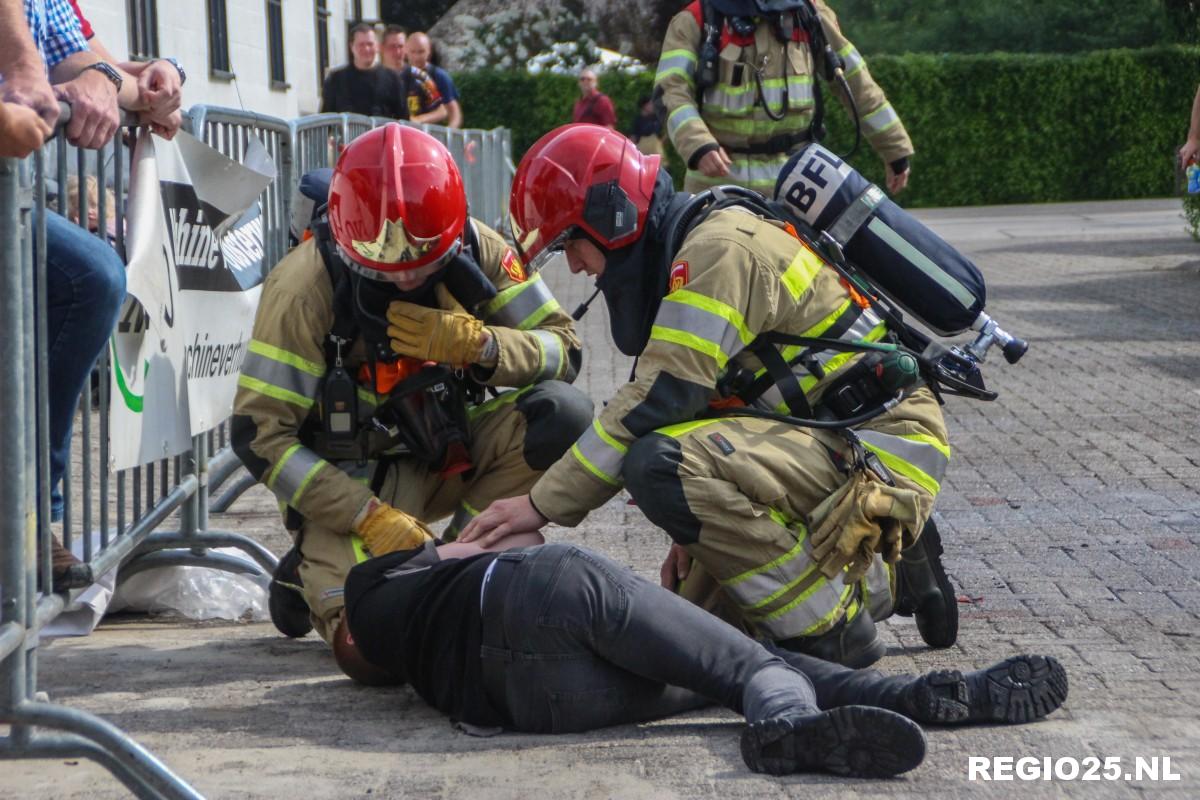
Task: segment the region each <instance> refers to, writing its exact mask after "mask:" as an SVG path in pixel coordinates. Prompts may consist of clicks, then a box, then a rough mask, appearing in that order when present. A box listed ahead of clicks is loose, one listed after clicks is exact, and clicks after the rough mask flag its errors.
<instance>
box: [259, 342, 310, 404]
mask: <svg viewBox="0 0 1200 800" xmlns="http://www.w3.org/2000/svg"><path fill="white" fill-rule="evenodd" d="M242 374H243V375H248V376H249V377H251V378H257V379H258V380H260V381H262V382H263V383H269V384H271V385H272V386H276V387H279V388H280V389H286V390H287V391H289V392H295V393H296V394H298V395H300V396H301V397H316V396H317V387H318V386H319V385H320V384H321V377H320V376H319V375H313V374H312V373H310V372H305V371H304V370H301V369H297V368H296V367H293V366H291V365H290V364H285V363H283V362H282V361H276V360H275V359H273V358H269V357H268V356H264V355H260V354H259V353H256V352H254V351H253V350H250V351H247V353H246V360H245V361H244V362H242Z"/></svg>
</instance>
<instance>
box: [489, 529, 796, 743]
mask: <svg viewBox="0 0 1200 800" xmlns="http://www.w3.org/2000/svg"><path fill="white" fill-rule="evenodd" d="M483 609H484V611H483V621H484V633H483V642H484V646H483V658H484V685H485V687H486V689H487V691H488V695H489V698H490V699H491V701H492V702H493V703H494V704H495V705H496V707H497V708H498V709H501V710H502V711H503V712H504V713H505V714H506V715H507V716H508V718H509V720H510V721H511V727H512V728H513V729H515V730H520V731H528V732H538V733H566V732H573V731H584V730H591V729H594V728H600V727H605V726H608V725H617V724H622V723H629V722H639V721H642V720H647V719H655V718H658V717H664V716H668V715H671V714H676V713H679V712H682V711H688V710H691V709H694V708H699V707H701V706H705V705H709V704H712V703H719V704H721V705H723V706H725V707H727V708H730V709H733V710H734V711H738V712H739V713H744V714H746V716H747V718H749V719H751V720H754V719H761V718H763V717H766V716H771V715H772V714H776V713H780V712H782V711H786V710H797V711H799V710H810V711H815V710H816V702H815V694H814V691H813V686H812V683H811V682H810V681H809V680H808V678H806V677H805V676H804V675H803V674H802V673H801V672H800V671H798V670H796V669H795V668H793V667H791V666H788V665H787V664H786V663H785V662H784V661H783V660H782V659H781V658H779V657H778V656H776V655H774V654H772V653H770V652H768V651H767V650H766V649H764V648H763V647H762V646H761V645H760V644H758V643H757V642H755V641H754V640H752V639H750V638H748V637H746V636H745V635H744V634H742V633H741V632H740V631H738V630H736V629H734V628H733V627H731V626H729V625H727V624H726V623H724V622H722V621H721V620H719V619H717V618H716V617H713V616H711V615H710V614H708V613H706V612H704V611H702V610H701V609H700V608H698V607H696V606H694V605H692V604H691V603H688V602H687V601H686V600H683V599H682V598H680V597H678V596H677V595H675V594H672V593H671V592H668V591H666V590H665V589H662V588H661V587H659V586H656V585H654V584H652V583H650V582H649V581H647V580H645V579H643V578H640V577H638V576H637V575H635V574H634V573H633V572H631V571H630V570H629V569H627V568H625V567H622V566H620V565H619V564H617V563H615V562H614V561H612V560H610V559H608V558H606V557H604V556H602V555H600V554H599V553H596V552H593V551H591V550H587V549H585V548H582V547H577V546H573V545H563V544H547V545H542V546H540V547H532V548H525V549H522V550H513V551H509V552H506V553H504V554H502V555H501V556H500V557H499V559H498V560H497V561H496V565H495V567H494V570H493V573H492V577H491V580H490V581H489V583H488V586H487V588H486V589H485V591H484V595H483Z"/></svg>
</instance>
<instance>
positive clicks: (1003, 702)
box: [885, 655, 1068, 725]
mask: <svg viewBox="0 0 1200 800" xmlns="http://www.w3.org/2000/svg"><path fill="white" fill-rule="evenodd" d="M885 680H893V679H890V678H889V679H885ZM907 680H908V681H909V683H908V685H907V686H906V687H905V688H904V690H903V691H902V693H901V695H900V698H899V704H898V705H895V706H894V709H895V710H896V711H899V712H900V713H901V714H904V715H906V716H908V717H910V718H912V719H914V720H917V721H918V722H928V723H935V724H940V725H954V724H961V723H967V722H1007V723H1009V724H1018V723H1022V722H1032V721H1033V720H1035V719H1041V718H1042V717H1044V716H1046V715H1047V714H1049V713H1050V712H1051V711H1054V710H1055V709H1056V708H1058V707H1059V706H1061V705H1062V704H1063V703H1064V702H1065V701H1066V699H1067V688H1068V687H1067V671H1066V670H1065V669H1063V665H1062V664H1060V663H1059V662H1058V660H1057V659H1054V658H1052V657H1050V656H1030V655H1020V656H1013V657H1012V658H1008V659H1005V660H1004V661H1001V662H999V663H997V664H993V665H992V666H990V667H988V668H987V669H981V670H976V671H975V672H968V673H967V674H966V675H964V674H963V673H961V672H959V671H958V670H942V671H938V672H930V673H928V674H926V675H922V676H921V677H919V678H917V679H915V680H913V679H911V678H909V679H907ZM887 707H893V706H891V705H889V706H887Z"/></svg>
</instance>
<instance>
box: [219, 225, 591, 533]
mask: <svg viewBox="0 0 1200 800" xmlns="http://www.w3.org/2000/svg"><path fill="white" fill-rule="evenodd" d="M474 224H475V226H476V230H477V231H478V234H479V237H478V238H479V256H480V258H479V262H480V263H479V266H480V267H481V268H482V270H483V273H484V274H485V275H486V276H487V278H488V279H489V280H490V281H491V282H492V283H493V284H495V286H496V288H497V289H498V290H499V293H498V294H497V295H496V297H495V298H494V299H492V300H491V301H489V302H488V303H487V304H486V305H485V306H484V307H483V308H482V309H477V310H476V313H478V314H479V315H480V316H481V317H482V318H483V320H484V323H485V324H486V326H487V329H488V330H489V331H490V332H491V334H492V336H494V337H495V340H496V342H497V343H498V345H499V360H498V362H497V364H496V367H495V369H494V371H492V373H491V374H490V375H483V374H477V375H475V377H476V378H477V379H479V380H480V381H481V382H482V383H485V384H487V385H490V386H497V387H499V386H514V387H519V386H524V385H528V384H533V383H537V382H540V381H544V380H565V381H568V382H570V381H573V380H574V379H575V375H576V372H577V371H578V368H579V364H580V358H581V350H580V343H579V339H578V338H576V335H575V330H574V323H573V322H572V320H571V317H570V316H569V315H568V314H567V313H566V312H565V311H563V309H562V308H561V307H560V306H559V304H558V302H557V301H556V300H555V299H554V296H553V294H551V292H550V290H549V288H547V286H546V285H545V283H543V282H542V280H541V278H540V277H539V276H536V275H535V276H533V277H527V276H526V274H525V272H524V270H523V267H522V265H521V263H520V261H519V260H518V259H517V256H516V255H515V253H514V252H513V251H512V250H511V249H510V248H509V247H508V245H507V244H506V243H505V241H504V240H503V239H502V238H501V237H500V235H499V234H498V233H496V232H495V231H493V230H491V229H490V228H488V227H486V226H484V225H482V224H480V223H478V222H475V223H474ZM333 295H334V291H333V286H332V284H331V281H330V278H329V273H328V271H327V270H326V269H325V265H324V263H323V261H322V258H321V254H320V251H319V250H318V249H317V246H316V241H315V240H314V239H310V240H309V241H307V242H305V243H303V244H301V245H300V246H298V247H297V248H295V249H294V250H292V251H291V252H290V253H289V254H288V255H287V256H286V257H284V259H283V260H281V261H280V262H279V264H278V266H276V267H275V269H274V270H273V271H272V272H271V274H270V275H269V276H268V277H267V280H266V282H265V283H264V284H263V291H262V298H261V300H260V301H259V306H258V314H257V316H256V318H255V320H254V331H253V334H252V336H251V340H250V344H249V348H248V353H247V357H246V360H245V363H244V364H243V366H242V373H241V376H240V377H239V379H238V391H237V396H236V398H235V400H234V410H233V413H234V417H233V432H232V438H233V447H234V450H235V451H236V452H237V454H238V456H239V457H240V458H241V459H242V462H243V463H244V464H245V465H246V467H247V469H249V470H250V473H251V474H252V475H254V477H255V478H257V479H258V480H259V481H261V482H262V483H264V484H266V486H267V487H268V488H269V489H270V490H271V491H272V492H274V493H275V495H276V497H278V498H279V501H280V504H281V507H283V506H286V507H287V508H290V509H293V510H294V511H295V512H298V513H299V515H300V517H302V518H303V519H308V520H312V521H314V522H316V523H318V524H320V525H322V526H324V527H326V528H329V529H331V530H334V531H345V532H347V533H349V532H350V529H351V525H352V523H353V520H354V519H355V517H356V516H357V515H358V513H359V511H360V510H361V509H362V508H363V507H364V505H366V503H367V501H368V500H370V499H371V497H372V492H371V489H370V488H369V486H368V485H367V481H366V480H365V477H366V472H367V469H366V467H367V465H366V464H364V463H363V461H364V460H365V459H364V458H363V457H362V456H360V457H358V458H350V459H347V458H346V457H345V455H344V454H343V455H342V459H341V460H338V459H337V458H336V456H335V452H340V451H335V450H334V449H332V448H330V447H327V446H325V445H323V444H322V442H321V438H322V437H321V436H320V435H319V434H318V435H313V433H312V431H314V430H315V431H320V430H321V424H320V414H321V400H320V398H321V390H322V385H323V379H324V376H325V374H326V371H327V368H328V365H327V363H326V350H325V345H326V340H327V337H328V335H329V333H330V330H331V328H332V326H333V324H334V311H333V299H334V298H333ZM366 353H367V349H366V345H365V343H364V341H363V340H362V338H361V337H359V338H358V340H356V341H355V342H354V343H353V344H352V345H351V346H350V347H349V350H348V352H347V353H346V354H345V357H344V362H345V367H346V369H347V371H348V372H349V373H350V374H351V375H352V376H356V375H358V373H359V368H360V366H361V365H362V364H363V363H364V361H365V360H366ZM473 372H474V370H473ZM384 399H386V398H385V397H384V396H382V395H378V394H376V393H375V391H374V388H373V387H372V386H370V385H366V386H364V385H361V384H360V385H359V386H358V413H359V417H360V420H366V419H369V418H370V416H371V415H372V413H373V412H374V409H375V407H376V406H377V405H378V404H379V403H380V402H382V401H383V400H384ZM375 439H378V440H379V442H378V444H376V443H375ZM386 441H387V440H386V438H385V437H383V436H382V434H380V435H379V436H377V437H374V439H372V440H371V442H370V443H369V446H368V450H369V451H370V452H368V453H366V454H365V455H366V456H367V457H374V456H377V455H380V454H381V448H383V447H385V446H386V444H385V443H386ZM285 516H286V517H287V519H288V526H289V527H290V528H295V527H298V521H294V519H295V517H294V514H287V515H285Z"/></svg>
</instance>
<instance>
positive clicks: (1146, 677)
mask: <svg viewBox="0 0 1200 800" xmlns="http://www.w3.org/2000/svg"><path fill="white" fill-rule="evenodd" d="M919 216H920V218H922V219H923V220H925V221H926V222H927V223H928V224H929V225H930V226H931V227H932V228H934V230H936V231H938V232H939V233H940V234H942V235H943V236H944V237H945V238H947V239H948V240H949V241H950V242H952V243H954V244H956V245H957V246H959V247H960V248H961V249H963V251H964V252H965V253H967V254H968V255H969V256H971V257H972V258H974V259H975V260H976V261H977V262H978V263H979V265H980V266H981V267H982V269H983V270H984V272H985V275H986V276H987V279H988V293H989V307H988V310H989V313H991V314H992V315H993V316H994V317H996V318H997V319H998V320H999V321H1000V323H1001V325H1003V326H1004V327H1005V328H1006V329H1007V330H1009V331H1010V332H1012V333H1014V334H1016V335H1019V336H1022V337H1024V338H1026V339H1028V340H1029V341H1030V342H1031V348H1030V351H1029V354H1028V355H1027V356H1026V358H1025V359H1024V360H1023V361H1022V362H1021V363H1020V364H1019V365H1017V366H1015V367H1010V366H1008V365H1006V364H1003V363H1002V361H1001V363H989V364H988V366H987V368H986V372H985V374H986V377H987V379H988V382H989V385H990V386H991V387H992V388H995V389H997V390H998V391H999V392H1000V394H1001V396H1000V399H999V400H998V401H996V402H995V403H991V404H984V403H972V402H969V401H965V400H951V401H950V403H949V405H948V406H947V408H946V411H947V418H948V421H949V424H950V429H951V437H952V442H953V445H954V457H953V460H952V462H951V466H950V471H949V475H948V478H947V481H946V483H945V484H944V489H943V493H942V496H941V498H940V500H939V504H938V519H939V522H940V524H941V528H942V531H943V538H944V540H945V542H946V549H947V553H946V564H947V567H948V569H949V572H950V574H951V577H952V579H953V581H954V582H955V584H956V587H957V589H958V591H959V594H960V602H961V605H960V608H961V612H962V632H961V635H960V640H959V643H958V645H957V646H955V647H954V648H952V649H950V650H945V651H931V650H928V649H926V648H925V647H924V646H923V645H922V643H921V641H920V638H919V636H918V635H917V632H916V628H915V626H914V625H913V624H912V622H911V620H904V619H897V620H891V621H889V622H887V623H885V624H884V625H882V626H881V629H882V634H883V636H884V638H885V641H886V642H887V643H888V645H889V654H888V656H887V657H886V658H885V659H884V661H883V662H882V664H881V665H880V666H881V668H882V669H884V670H886V671H925V670H929V669H933V668H939V667H949V666H956V667H964V668H966V667H979V666H984V665H986V664H988V663H990V662H991V661H993V660H996V659H998V658H1001V657H1004V656H1006V655H1008V654H1011V653H1013V652H1016V651H1021V650H1025V651H1033V652H1041V653H1048V654H1052V655H1054V656H1056V657H1058V658H1059V659H1061V660H1062V661H1063V662H1064V663H1065V664H1066V665H1067V668H1068V670H1069V672H1070V678H1071V695H1070V699H1069V700H1068V703H1067V706H1066V707H1065V708H1064V709H1063V710H1061V711H1059V712H1058V713H1056V714H1055V715H1053V716H1052V717H1050V718H1049V719H1048V720H1046V721H1044V722H1042V723H1038V724H1035V725H1030V726H1024V727H981V728H970V729H940V730H931V731H930V733H929V739H930V752H929V756H928V758H927V760H926V762H925V763H924V764H923V765H922V766H921V767H920V768H918V769H917V770H916V771H914V772H913V773H911V774H910V775H908V776H906V777H904V778H901V779H897V780H893V781H886V782H870V781H853V780H842V779H835V778H830V777H822V776H797V777H791V778H784V779H778V778H769V777H763V776H758V775H754V774H752V773H750V772H748V771H747V770H746V769H745V767H744V766H743V764H742V761H741V758H740V757H739V755H738V751H737V733H738V724H737V719H736V718H735V716H734V715H733V714H731V713H727V712H723V711H706V712H699V713H695V714H691V715H688V716H685V717H681V718H677V719H672V720H666V721H663V722H659V723H654V724H648V725H636V726H623V727H618V728H613V729H609V730H604V731H599V732H595V733H591V734H586V735H578V736H564V737H557V738H554V737H547V736H526V735H506V736H502V737H498V738H494V739H474V738H470V737H467V736H464V735H463V734H460V733H457V732H455V731H454V730H452V729H451V727H450V726H449V724H448V723H447V722H446V721H445V719H444V718H442V717H441V716H440V715H439V714H437V713H436V712H433V711H431V710H430V709H428V708H427V707H425V706H424V705H423V704H422V703H421V702H420V700H419V699H417V698H416V697H415V695H414V694H413V693H412V692H411V691H410V690H408V689H406V688H400V689H389V690H369V689H364V688H360V687H357V686H355V685H353V684H351V683H350V682H349V681H348V680H345V679H343V678H341V677H340V676H339V673H337V672H336V670H335V668H334V667H333V663H332V660H331V659H330V658H329V656H328V655H327V653H326V652H325V649H324V647H323V645H321V644H320V643H319V642H318V641H317V640H316V639H315V638H314V637H312V636H310V637H309V638H307V639H303V640H298V641H289V640H286V639H283V638H281V637H279V636H278V635H277V634H276V633H275V632H274V630H273V628H272V627H271V626H270V625H269V624H253V625H237V624H218V625H192V624H185V623H174V622H169V621H167V622H164V621H144V620H143V621H135V622H129V621H118V622H114V623H111V624H105V625H103V626H102V627H101V628H100V629H99V630H98V631H97V632H96V633H94V634H93V635H92V636H90V637H88V638H85V639H78V640H60V641H58V642H55V643H54V644H53V645H52V646H50V647H48V648H47V649H46V650H45V651H44V653H43V655H42V658H41V676H40V686H41V687H42V688H44V689H46V690H47V691H49V693H50V695H51V697H52V699H54V700H55V701H57V702H63V703H67V704H69V705H71V706H73V707H77V708H82V709H86V710H88V711H92V712H95V713H98V714H101V715H103V716H104V717H105V718H106V719H108V720H110V721H112V722H114V723H115V724H117V725H119V726H120V727H122V728H123V729H125V730H126V731H128V732H129V733H130V734H132V735H133V736H134V737H135V738H136V739H137V740H138V741H139V742H140V743H142V744H143V745H145V746H146V747H148V748H149V749H151V750H152V751H153V752H154V753H155V754H156V755H157V756H159V757H160V758H162V759H163V760H165V761H166V762H167V763H168V764H170V765H171V766H172V767H173V768H174V769H175V770H177V771H178V772H179V773H180V774H181V775H183V776H184V777H185V778H187V779H188V780H190V781H192V782H193V784H194V785H195V786H196V787H197V788H198V789H200V790H201V791H202V792H204V793H205V794H206V795H208V796H210V797H276V796H281V795H284V794H288V793H294V794H302V795H303V796H306V797H313V798H340V797H366V796H371V797H430V796H437V797H487V798H493V797H494V798H525V797H554V798H560V797H561V798H603V797H619V798H625V797H639V798H642V797H644V798H660V797H663V798H672V797H680V798H696V797H720V798H761V797H779V798H791V797H812V796H817V795H818V794H819V796H821V797H905V798H908V797H911V798H918V797H920V798H928V797H939V798H940V797H972V798H973V797H1010V796H1017V797H1064V796H1066V797H1083V796H1085V795H1086V796H1088V797H1102V798H1108V797H1141V796H1155V797H1158V796H1164V797H1179V798H1191V797H1196V796H1200V713H1198V712H1197V704H1200V626H1198V624H1197V622H1198V619H1200V564H1198V563H1197V555H1198V554H1200V550H1198V548H1200V492H1198V490H1197V487H1200V425H1198V423H1200V412H1198V411H1197V409H1198V407H1200V381H1198V380H1197V377H1196V376H1197V374H1200V312H1198V311H1197V308H1200V244H1197V243H1195V242H1193V241H1191V240H1190V239H1189V238H1188V237H1187V235H1186V234H1185V233H1184V223H1183V220H1182V217H1181V214H1180V211H1179V203H1178V201H1176V200H1170V201H1165V200H1164V201H1144V202H1128V203H1087V204H1071V205H1052V206H1013V207H996V208H976V209H954V210H944V211H941V210H931V211H922V212H920V213H919ZM547 277H548V279H549V280H550V281H551V284H552V285H553V286H554V288H555V290H556V292H557V294H558V296H559V298H560V300H561V301H562V303H563V305H564V306H567V307H568V308H571V307H573V306H574V305H575V304H577V303H578V302H579V301H580V300H582V299H583V298H584V297H585V296H586V294H587V293H588V291H589V290H590V283H589V282H588V281H585V280H584V279H581V278H575V277H573V276H570V275H568V274H566V273H565V272H558V273H554V274H549V275H548V276H547ZM582 329H583V330H582V332H583V335H584V338H585V340H586V341H587V343H588V346H589V349H588V351H587V355H586V358H585V374H584V377H583V378H582V379H581V381H580V384H581V385H582V387H583V388H584V389H585V390H586V391H588V392H589V393H590V394H591V395H592V396H593V397H595V398H597V399H601V398H604V397H608V396H609V395H610V394H611V393H612V392H613V391H614V390H615V388H616V387H617V386H619V385H620V383H622V382H623V381H624V380H625V379H626V377H627V376H628V374H629V368H630V361H629V359H626V358H624V357H623V356H621V355H620V354H619V353H617V351H616V350H615V348H614V347H613V346H612V344H611V339H610V338H609V335H608V333H607V323H606V319H605V316H604V310H603V304H602V303H597V304H596V305H594V306H593V310H592V311H591V312H590V313H589V315H588V316H587V317H586V318H585V320H584V321H583V323H582ZM235 509H236V510H235V511H234V512H233V513H230V514H226V515H223V516H222V517H217V518H215V519H214V521H213V524H214V525H217V526H220V527H224V528H232V529H236V530H241V531H245V532H249V533H252V534H254V535H255V536H257V537H258V538H260V539H261V540H262V541H264V542H265V543H267V544H268V546H270V547H272V548H273V549H275V550H276V552H282V549H283V547H284V546H285V540H284V538H283V537H282V535H281V534H280V532H279V526H278V524H277V522H276V518H275V512H274V501H273V499H272V498H271V497H270V496H269V495H268V494H267V493H265V492H264V491H262V490H255V491H254V492H252V493H251V494H249V495H247V496H246V497H245V498H244V499H243V500H242V501H240V502H239V504H238V505H237V506H236V507H235ZM549 535H550V537H551V538H555V539H560V540H568V541H578V542H584V543H586V544H588V545H589V546H592V547H596V548H599V549H602V550H604V551H606V552H607V553H609V554H610V555H612V556H613V557H615V558H617V559H618V560H619V561H622V562H623V563H626V564H629V565H631V566H632V567H634V568H635V569H637V570H638V571H640V572H641V573H643V574H645V575H647V576H654V575H656V574H657V569H658V564H659V562H660V560H661V557H662V555H663V553H664V552H665V550H666V538H665V536H664V534H662V533H661V532H659V531H657V530H654V529H653V528H651V527H650V526H649V525H648V524H647V523H646V522H645V520H644V519H643V518H642V516H641V515H640V513H639V512H638V511H637V510H636V509H635V508H631V507H629V506H627V505H626V504H625V500H624V496H619V497H618V498H617V499H615V500H614V501H613V502H610V503H609V504H608V505H607V506H605V507H604V508H603V509H601V510H599V511H598V512H596V513H595V514H593V515H592V516H591V517H590V518H589V519H588V520H587V522H585V523H584V524H583V525H581V526H580V527H579V528H577V529H574V530H562V529H551V530H550V532H549ZM971 756H1012V757H1022V756H1036V757H1038V758H1039V759H1040V758H1043V757H1046V756H1050V757H1055V758H1063V757H1074V758H1077V759H1082V758H1084V757H1088V756H1096V757H1099V758H1100V759H1101V760H1103V759H1104V758H1105V757H1120V758H1122V759H1123V763H1124V765H1125V767H1126V768H1127V767H1131V766H1132V764H1133V759H1134V758H1135V757H1137V756H1143V757H1170V758H1171V768H1172V770H1173V771H1174V772H1177V773H1179V774H1180V776H1181V779H1180V780H1178V781H1171V782H1163V781H1159V782H1153V781H1148V780H1142V781H1129V782H1127V781H1125V780H1118V781H1104V780H1098V781H1082V780H1075V781H1065V780H1052V781H1038V782H993V783H981V782H971V781H969V780H968V760H969V758H970V757H971ZM1123 770H1124V768H1123V769H1122V772H1123ZM1121 777H1122V778H1123V777H1124V775H1123V774H1122V775H1121ZM116 796H123V793H122V791H121V789H120V787H119V785H118V784H117V783H116V782H115V781H114V780H112V779H111V778H110V777H109V776H108V775H107V773H105V772H104V771H103V770H101V769H99V768H97V767H95V766H93V765H90V764H88V763H86V762H84V763H76V762H66V763H64V762H61V761H41V762H32V761H24V762H7V763H4V764H3V765H2V766H0V797H27V798H55V799H56V800H61V798H71V797H79V798H84V797H87V798H92V797H116Z"/></svg>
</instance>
